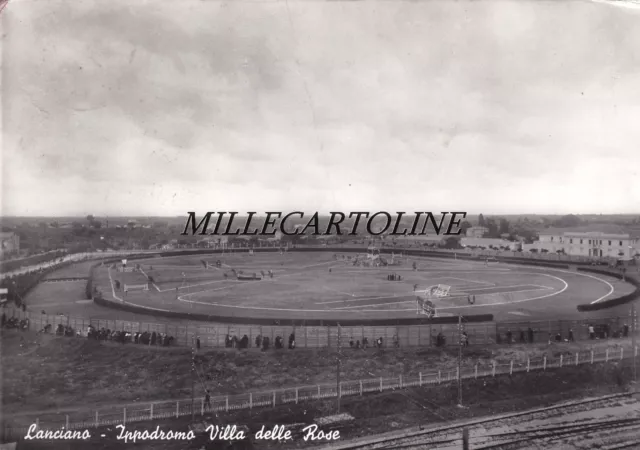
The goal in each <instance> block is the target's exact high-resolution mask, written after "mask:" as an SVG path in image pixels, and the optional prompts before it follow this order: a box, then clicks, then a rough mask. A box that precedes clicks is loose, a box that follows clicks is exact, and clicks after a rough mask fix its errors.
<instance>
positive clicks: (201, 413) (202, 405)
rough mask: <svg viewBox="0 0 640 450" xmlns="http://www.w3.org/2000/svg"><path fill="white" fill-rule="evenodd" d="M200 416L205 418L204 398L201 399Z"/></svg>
mask: <svg viewBox="0 0 640 450" xmlns="http://www.w3.org/2000/svg"><path fill="white" fill-rule="evenodd" d="M200 415H201V416H204V397H203V398H202V399H200Z"/></svg>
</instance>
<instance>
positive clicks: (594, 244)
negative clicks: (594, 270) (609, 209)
mask: <svg viewBox="0 0 640 450" xmlns="http://www.w3.org/2000/svg"><path fill="white" fill-rule="evenodd" d="M539 236H540V238H539V240H538V241H536V242H534V243H533V246H532V247H533V248H536V249H537V250H538V251H541V250H543V249H544V250H546V251H548V252H549V253H557V252H558V251H560V250H562V251H564V253H566V254H567V255H576V256H587V257H591V258H613V259H631V258H633V257H638V256H640V232H633V231H632V232H630V231H626V230H623V229H620V228H618V227H612V226H605V225H601V226H600V227H598V228H594V226H589V227H579V228H571V229H564V228H558V229H555V228H549V229H546V230H543V231H541V232H540V233H539Z"/></svg>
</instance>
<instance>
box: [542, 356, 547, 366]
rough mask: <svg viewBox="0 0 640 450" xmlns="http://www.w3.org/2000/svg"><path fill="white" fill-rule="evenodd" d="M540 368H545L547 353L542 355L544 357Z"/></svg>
mask: <svg viewBox="0 0 640 450" xmlns="http://www.w3.org/2000/svg"><path fill="white" fill-rule="evenodd" d="M542 370H547V355H544V359H543V361H542Z"/></svg>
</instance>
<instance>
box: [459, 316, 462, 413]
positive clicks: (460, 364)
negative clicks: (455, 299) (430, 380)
mask: <svg viewBox="0 0 640 450" xmlns="http://www.w3.org/2000/svg"><path fill="white" fill-rule="evenodd" d="M458 406H460V407H462V314H460V315H458Z"/></svg>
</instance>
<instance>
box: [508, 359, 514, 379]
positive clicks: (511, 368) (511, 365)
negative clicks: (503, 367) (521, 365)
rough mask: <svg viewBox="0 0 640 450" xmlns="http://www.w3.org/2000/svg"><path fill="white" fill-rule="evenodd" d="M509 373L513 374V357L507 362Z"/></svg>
mask: <svg viewBox="0 0 640 450" xmlns="http://www.w3.org/2000/svg"><path fill="white" fill-rule="evenodd" d="M509 375H513V359H512V360H511V363H510V364H509Z"/></svg>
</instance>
